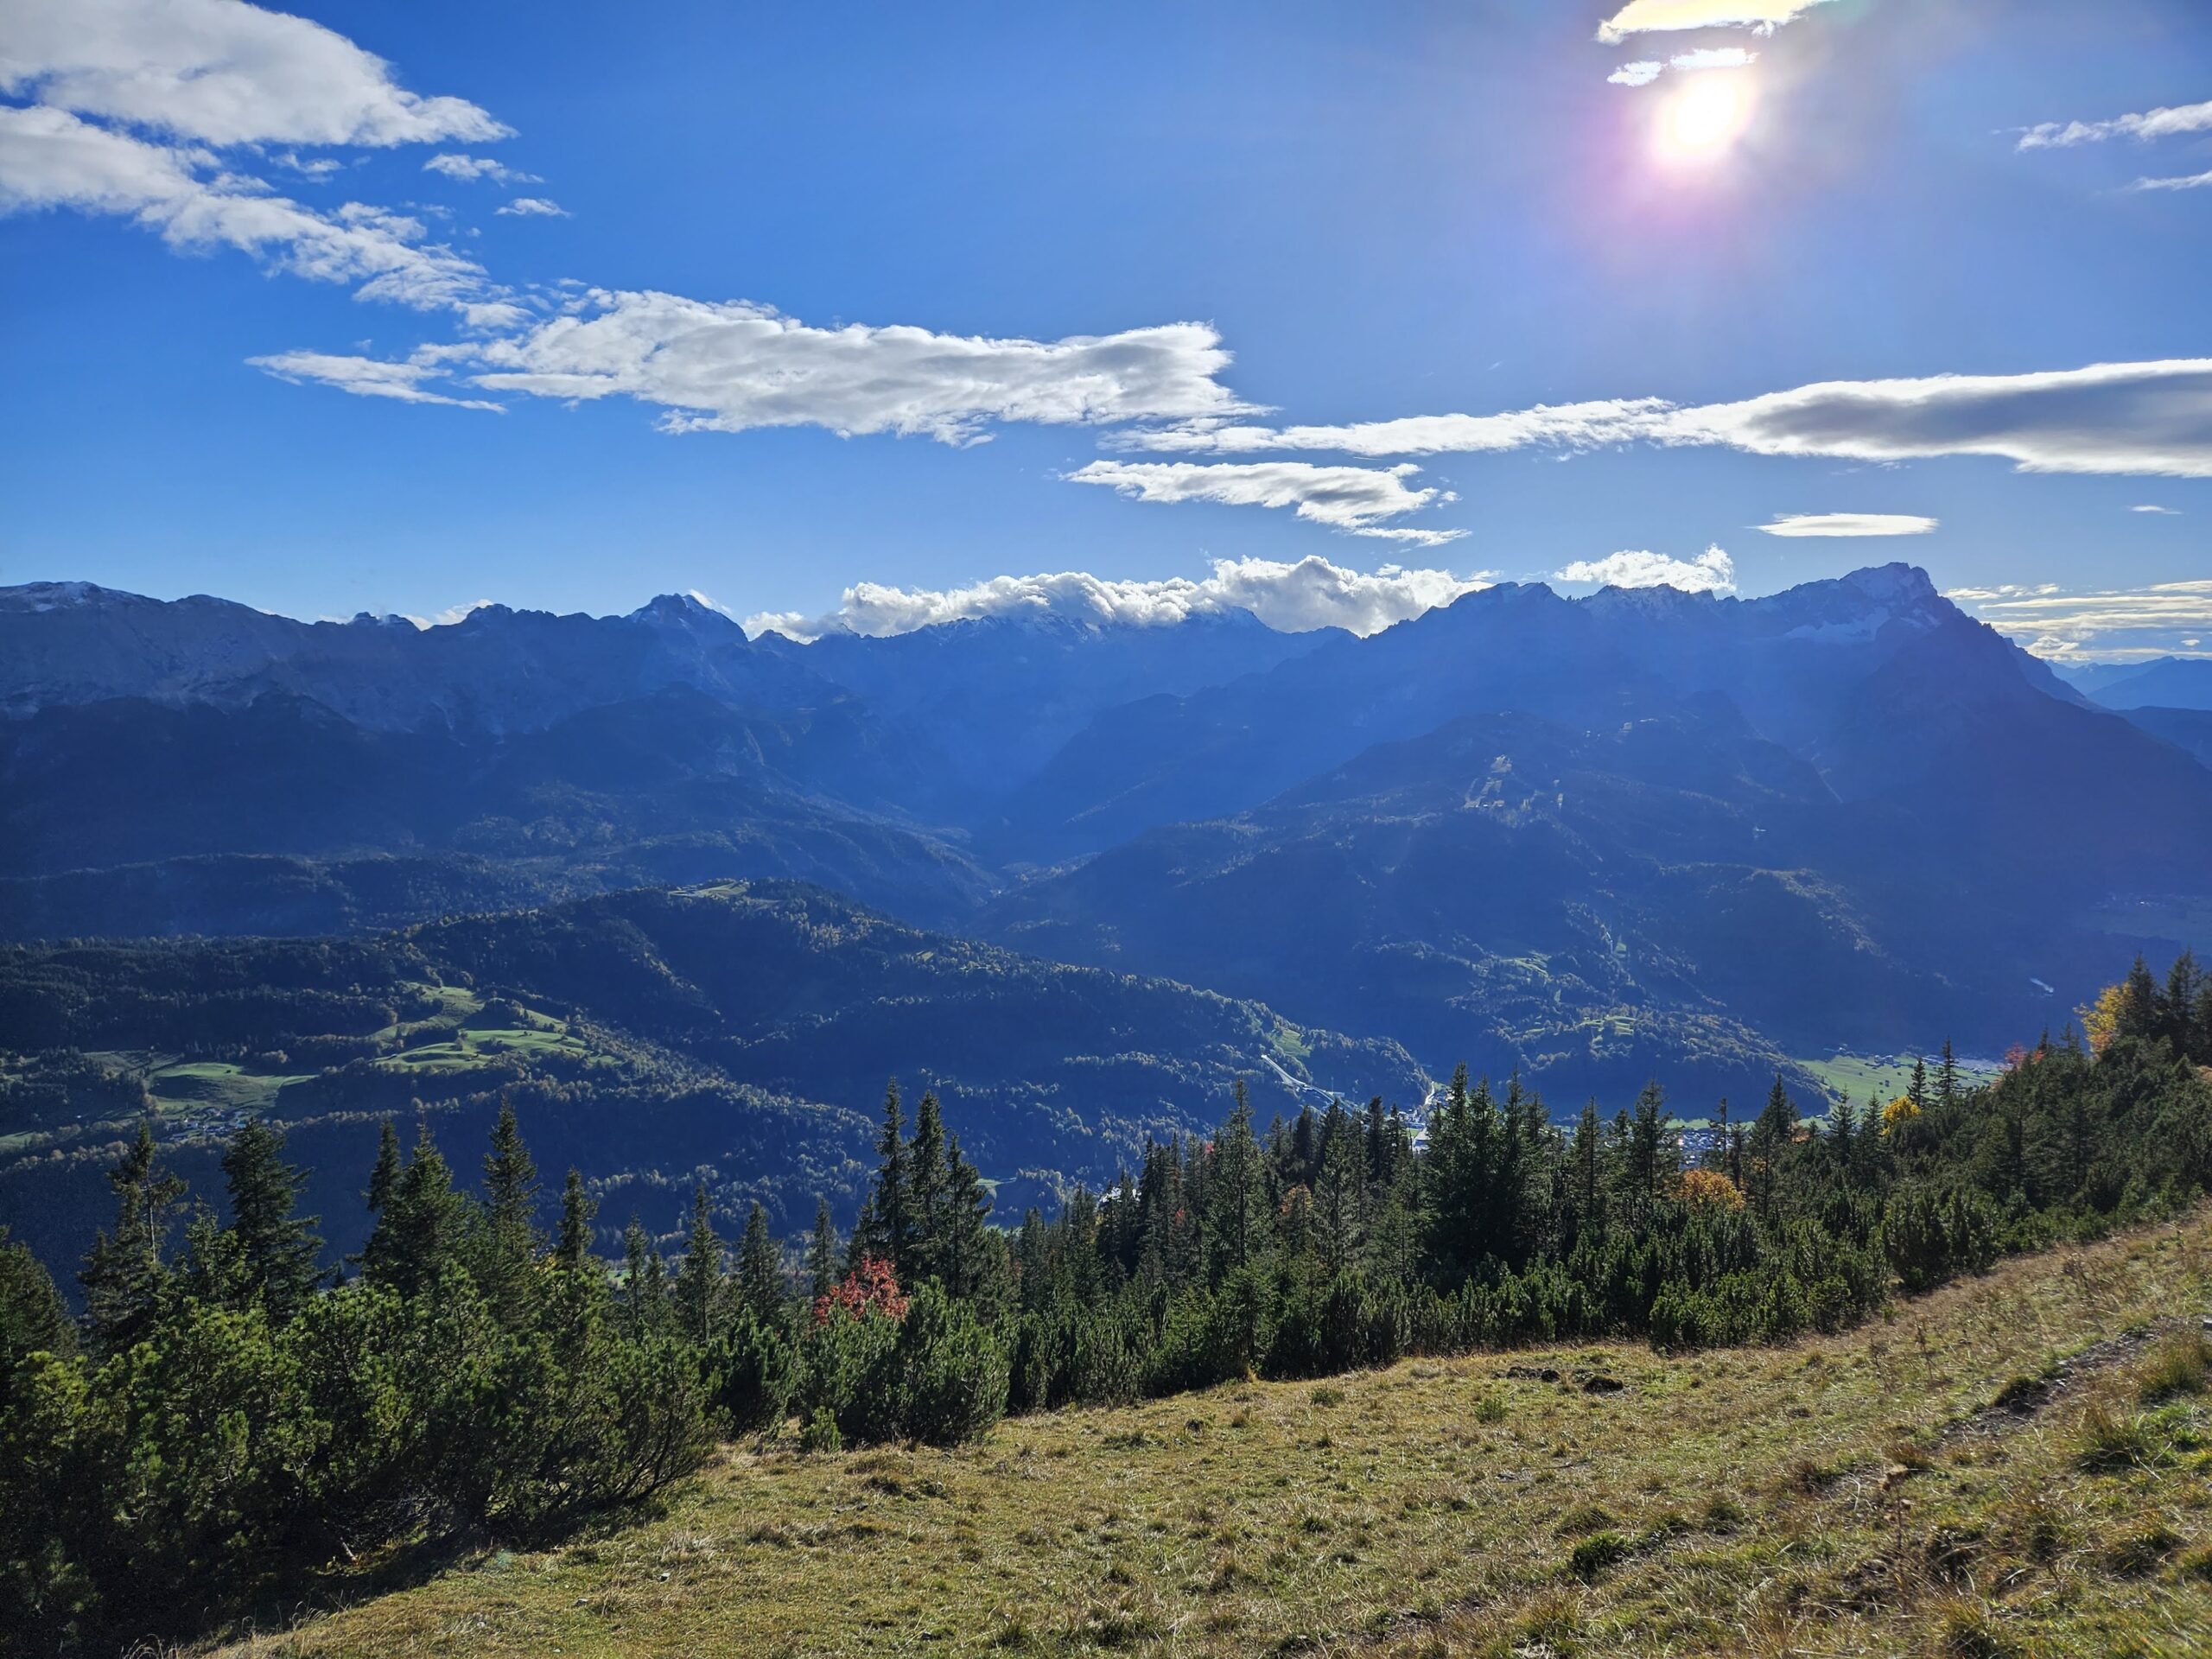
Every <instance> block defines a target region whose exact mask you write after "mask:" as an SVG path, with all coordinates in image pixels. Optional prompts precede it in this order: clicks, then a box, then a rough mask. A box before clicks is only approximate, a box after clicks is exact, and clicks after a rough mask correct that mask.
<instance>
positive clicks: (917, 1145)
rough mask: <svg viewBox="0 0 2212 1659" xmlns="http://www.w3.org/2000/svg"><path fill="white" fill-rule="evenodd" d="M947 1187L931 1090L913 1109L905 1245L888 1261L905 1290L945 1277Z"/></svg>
mask: <svg viewBox="0 0 2212 1659" xmlns="http://www.w3.org/2000/svg"><path fill="white" fill-rule="evenodd" d="M946 1185H947V1170H946V1167H945V1157H944V1117H943V1116H942V1115H941V1114H940V1113H939V1111H938V1103H937V1094H936V1091H935V1090H930V1091H927V1092H925V1094H924V1095H923V1096H922V1103H921V1104H920V1105H919V1106H918V1107H916V1108H915V1109H914V1136H913V1139H912V1140H911V1141H908V1142H907V1143H906V1221H907V1233H906V1244H905V1247H904V1249H903V1250H902V1251H895V1252H894V1254H893V1256H892V1263H893V1266H894V1267H895V1268H897V1269H898V1271H899V1281H900V1282H901V1283H903V1284H914V1285H918V1284H919V1283H921V1282H922V1281H924V1280H925V1279H935V1278H938V1277H941V1276H942V1275H943V1274H944V1244H945V1240H944V1223H945V1216H944V1205H945V1192H946Z"/></svg>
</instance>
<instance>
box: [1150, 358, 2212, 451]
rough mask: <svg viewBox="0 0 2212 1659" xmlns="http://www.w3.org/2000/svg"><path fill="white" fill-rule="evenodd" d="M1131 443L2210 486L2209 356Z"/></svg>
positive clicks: (1220, 427)
mask: <svg viewBox="0 0 2212 1659" xmlns="http://www.w3.org/2000/svg"><path fill="white" fill-rule="evenodd" d="M1128 442H1132V443H1134V444H1136V445H1138V446H1139V447H1141V448H1147V449H1155V450H1179V451H1184V452H1192V451H1198V452H1205V453H1211V454H1249V453H1252V452H1255V451H1274V450H1286V449H1335V450H1342V451H1344V452H1346V453H1348V454H1357V455H1364V456H1381V455H1393V454H1412V455H1423V454H1443V453H1482V452H1491V451H1500V450H1512V449H1520V448H1529V447H1532V446H1537V445H1547V446H1552V447H1556V448H1567V449H1580V448H1589V447H1591V446H1592V445H1597V444H1609V443H1627V442H1652V443H1659V444H1666V445H1674V446H1685V445H1708V444H1709V445H1717V446H1722V447H1726V448H1735V449H1742V450H1745V451H1748V452H1750V453H1751V454H1765V455H1814V456H1826V457H1830V458H1836V459H1843V460H1851V461H1914V460H1925V459H1932V458H1935V457H1938V456H1945V455H1988V456H1993V457H1996V458H1998V459H1999V460H2005V461H2012V463H2013V464H2014V465H2015V466H2016V467H2018V468H2019V469H2020V470H2021V471H2023V472H2034V473H2101V474H2145V475H2159V476H2167V477H2176V478H2203V477H2212V358H2179V359H2167V360H2164V361H2158V362H2150V363H2100V364H2094V365H2091V366H2089V367H2088V368H2082V369H2064V370H2054V371H2050V372H2039V373H2031V374H2010V375H2003V374H1992V375H1963V374H1941V375H1931V376H1928V377H1926V378H1920V379H1909V380H1905V379H1900V380H1832V381H1824V382H1821V383H1820V384H1817V385H1808V386H1799V387H1796V388H1795V389H1793V390H1790V391H1777V392H1770V393H1768V394H1766V395H1765V396H1764V397H1751V398H1747V399H1745V400H1744V401H1743V402H1740V403H1733V404H1706V405H1702V406H1692V407H1682V406H1680V405H1677V404H1670V403H1669V402H1667V401H1666V400H1665V399H1663V398H1657V397H1628V398H1616V399H1611V400H1607V401H1603V402H1597V403H1582V404H1560V405H1556V406H1553V405H1538V406H1537V407H1535V408H1534V409H1528V410H1518V411H1514V412H1509V413H1506V414H1500V415H1435V416H1409V417H1405V418H1401V419H1397V420H1386V421H1370V422H1364V423H1355V424H1351V425H1346V426H1291V427H1281V428H1276V427H1264V426H1249V425H1231V424H1228V423H1208V422H1198V423H1188V424H1185V425H1182V426H1177V427H1171V428H1166V429H1160V430H1157V431H1153V432H1147V433H1141V434H1137V435H1134V436H1133V437H1131V438H1130V439H1129V440H1128Z"/></svg>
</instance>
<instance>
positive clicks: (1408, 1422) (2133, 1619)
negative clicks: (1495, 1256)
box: [224, 1216, 2212, 1659]
mask: <svg viewBox="0 0 2212 1659" xmlns="http://www.w3.org/2000/svg"><path fill="white" fill-rule="evenodd" d="M2208 1243H2212V1224H2208V1221H2207V1218H2206V1217H2203V1216H2199V1217H2196V1218H2194V1219H2192V1220H2191V1221H2190V1223H2189V1224H2186V1225H2185V1226H2183V1227H2178V1228H2176V1227H2165V1228H2160V1229H2157V1230H2149V1231H2145V1232H2143V1233H2139V1234H2136V1235H2133V1236H2129V1237H2126V1238H2123V1239H2118V1240H2114V1241H2112V1242H2110V1243H2106V1244H2102V1245H2098V1246H2095V1247H2092V1248H2088V1249H2069V1250H2067V1251H2064V1252H2062V1253H2058V1254H2055V1255H2050V1256H2045V1257H2041V1258H2037V1259H2032V1260H2024V1261H2019V1262H2009V1263H2006V1264H2004V1265H2003V1266H2001V1267H2000V1268H1999V1269H1998V1270H1997V1271H1996V1272H1995V1273H1993V1274H1991V1275H1989V1276H1988V1277H1987V1278H1985V1279H1981V1280H1978V1281H1972V1282H1969V1283H1967V1284H1962V1285H1959V1286H1955V1287H1951V1288H1949V1289H1947V1290H1944V1291H1942V1292H1939V1293H1937V1294H1936V1295H1934V1296H1931V1297H1929V1298H1927V1299H1925V1300H1922V1301H1919V1302H1916V1303H1914V1304H1912V1305H1910V1306H1907V1307H1904V1308H1903V1309H1902V1310H1900V1312H1899V1313H1898V1315H1897V1318H1896V1319H1894V1320H1893V1321H1891V1322H1890V1323H1888V1324H1886V1325H1882V1324H1877V1325H1872V1326H1870V1327H1868V1328H1867V1329H1866V1330H1864V1331H1861V1332H1856V1333H1853V1334H1852V1335H1849V1336H1846V1337H1840V1338H1827V1339H1821V1340H1815V1341H1811V1342H1807V1343H1803V1344H1798V1345H1796V1346H1793V1347H1790V1348H1786V1349H1775V1350H1760V1351H1746V1352H1739V1353H1727V1354H1703V1355H1694V1356H1688V1357H1674V1358H1662V1357H1658V1356H1656V1355H1654V1354H1652V1353H1650V1352H1649V1351H1645V1350H1643V1349H1639V1348H1635V1347H1630V1346H1606V1347H1603V1348H1601V1349H1592V1348H1589V1347H1579V1348H1576V1349H1573V1350H1571V1351H1567V1350H1562V1351H1557V1352H1554V1353H1552V1354H1548V1355H1545V1356H1541V1357H1536V1358H1535V1361H1534V1363H1536V1364H1544V1363H1549V1364H1553V1365H1555V1366H1557V1367H1559V1368H1560V1370H1573V1369H1575V1368H1577V1367H1583V1368H1588V1367H1589V1366H1591V1365H1592V1364H1597V1363H1602V1365H1603V1367H1604V1369H1605V1370H1606V1371H1607V1372H1608V1373H1609V1374H1611V1375H1612V1376H1618V1377H1619V1378H1620V1379H1621V1380H1622V1381H1623V1382H1624V1383H1625V1384H1626V1385H1627V1386H1626V1388H1625V1389H1624V1391H1623V1392H1621V1393H1619V1394H1618V1395H1584V1394H1581V1393H1580V1392H1579V1391H1574V1390H1571V1389H1566V1388H1562V1387H1559V1386H1554V1385H1549V1384H1546V1383H1542V1382H1541V1381H1539V1380H1535V1379H1530V1378H1526V1377H1510V1376H1506V1375H1505V1372H1506V1370H1507V1369H1508V1367H1509V1365H1510V1364H1515V1363H1519V1364H1522V1365H1524V1366H1526V1365H1529V1363H1531V1357H1530V1356H1527V1355H1516V1356H1510V1357H1478V1358H1472V1359H1463V1360H1421V1361H1415V1362H1411V1363H1407V1364H1403V1365H1400V1366H1398V1367H1395V1368H1394V1369H1393V1370H1388V1371H1383V1372H1376V1373H1372V1374H1366V1375H1360V1376H1351V1377H1345V1378H1340V1379H1336V1380H1334V1381H1332V1382H1331V1383H1328V1384H1325V1385H1323V1386H1322V1387H1319V1388H1317V1387H1316V1386H1314V1385H1313V1384H1294V1383H1284V1384H1267V1383H1243V1384H1236V1385H1232V1386H1230V1387H1228V1388H1224V1389H1218V1390H1216V1391H1214V1392H1213V1393H1211V1394H1209V1395H1197V1396H1185V1397H1183V1398H1180V1399H1173V1400H1165V1401H1159V1402H1150V1403H1147V1404H1144V1405H1140V1406H1135V1407H1130V1408H1123V1409H1116V1410H1110V1411H1075V1412H1066V1413H1062V1414H1056V1415H1051V1416H1043V1417H1033V1418H1027V1419H1020V1420H1016V1421H1011V1422H1008V1423H1006V1424H1004V1425H1002V1426H1001V1427H1000V1428H999V1429H998V1430H997V1431H996V1432H995V1433H993V1434H992V1435H991V1436H990V1438H989V1439H988V1440H986V1441H984V1442H983V1443H982V1444H981V1445H979V1446H973V1447H969V1448H966V1449H964V1450H962V1451H959V1452H951V1453H945V1452H931V1451H921V1450H908V1449H903V1448H894V1449H877V1450H874V1451H869V1452H857V1453H846V1454H835V1455H826V1456H812V1457H806V1456H801V1455H799V1454H798V1452H795V1451H787V1450H775V1449H772V1450H766V1451H760V1450H753V1449H731V1450H728V1451H727V1452H725V1453H724V1455H723V1456H722V1457H721V1459H720V1460H719V1461H718V1462H717V1464H716V1465H715V1467H714V1468H712V1469H711V1470H710V1471H709V1472H708V1473H707V1474H705V1475H704V1476H703V1477H702V1478H701V1479H699V1480H698V1481H697V1482H696V1484H695V1485H694V1486H693V1487H692V1488H691V1489H690V1490H688V1491H685V1492H683V1493H681V1494H679V1495H678V1496H677V1497H676V1499H675V1500H674V1501H673V1502H672V1503H670V1504H669V1506H668V1507H667V1510H666V1512H665V1513H664V1514H663V1515H661V1516H658V1517H654V1518H648V1519H645V1520H641V1521H638V1522H634V1523H632V1524H628V1525H626V1526H622V1527H617V1528H612V1529H609V1530H608V1531H607V1533H606V1534H605V1535H601V1536H597V1537H593V1538H588V1539H583V1540H579V1541H575V1542H573V1543H571V1544H569V1545H568V1546H566V1547H563V1548H556V1549H551V1550H548V1551H544V1552H543V1553H537V1554H512V1555H508V1554H487V1555H486V1556H484V1557H482V1558H480V1559H479V1560H475V1561H474V1562H472V1563H470V1564H468V1565H467V1566H465V1567H461V1568H460V1569H458V1570H455V1571H453V1572H449V1573H445V1574H444V1575H442V1576H441V1577H439V1578H437V1579H435V1580H432V1581H430V1582H429V1583H425V1584H422V1585H419V1586H415V1587H413V1588H410V1589H406V1590H403V1591H400V1592H396V1593H393V1594H390V1595H386V1596H383V1597H380V1598H378V1599H374V1600H370V1601H365V1602H363V1603H361V1604H359V1605H355V1606H353V1607H351V1608H349V1609H346V1610H344V1611H339V1612H336V1613H334V1614H331V1615H328V1616H327V1617H323V1618H318V1619H315V1620H313V1621H311V1622H308V1623H306V1624H302V1625H301V1626H300V1627H299V1628H297V1629H296V1630H292V1631H290V1632H289V1633H284V1634H277V1635H269V1636H263V1637H258V1638H255V1639H250V1640H246V1641H244V1642H241V1643H238V1644H237V1645H235V1646H233V1647H231V1648H229V1649H225V1650H224V1651H225V1652H226V1654H227V1655H232V1656H245V1655H249V1654H251V1655H256V1656H271V1659H273V1656H279V1655H282V1656H288V1659H295V1656H296V1659H308V1656H318V1659H320V1656H330V1659H338V1656H371V1655H373V1656H378V1659H383V1656H395V1655H432V1654H453V1655H463V1654H466V1655H472V1656H474V1655H484V1656H503V1655H512V1656H523V1655H527V1656H531V1659H542V1656H546V1655H553V1654H559V1655H563V1656H578V1655H589V1656H617V1655H620V1656H648V1655H656V1656H658V1655H664V1656H678V1655H682V1656H693V1655H703V1654H745V1655H769V1656H772V1655H782V1654H790V1655H799V1654H805V1655H816V1654H868V1655H877V1654H881V1655H889V1654H914V1653H931V1654H938V1653H943V1654H986V1653H997V1654H1034V1655H1045V1654H1073V1653H1077V1652H1083V1653H1090V1652H1100V1653H1131V1654H1145V1655H1168V1654H1174V1655H1211V1654H1232V1653H1293V1652H1300V1651H1310V1652H1315V1653H1332V1654H1344V1653H1374V1654H1376V1655H1408V1656H1410V1655H1418V1654H1431V1653H1434V1654H1443V1653H1452V1654H1463V1653H1472V1654H1495V1655H1499V1656H1507V1655H1513V1656H1520V1659H1540V1656H1554V1659H1567V1656H1573V1655H1588V1656H1599V1655H1604V1656H1638V1655H1652V1656H1657V1655H1688V1654H1752V1655H1773V1656H1777V1659H1778V1656H1783V1655H1801V1656H1810V1655H1822V1656H1827V1655H1870V1656H1871V1655H1882V1656H1889V1655H1899V1654H1910V1655H1921V1654H1927V1655H1945V1656H1950V1655H1955V1656H1961V1659H1980V1656H1997V1655H2013V1654H2018V1655H2021V1656H2057V1655H2076V1654H2078V1655H2084V1656H2087V1655H2098V1656H2102V1655H2106V1654H2113V1653H2131V1654H2141V1655H2146V1656H2160V1659H2164V1656H2173V1659H2180V1656H2184V1655H2189V1656H2195V1655H2202V1654H2208V1653H2212V1484H2208V1474H2212V1455H2208V1453H2207V1452H2205V1451H2203V1450H2202V1449H2200V1439H2201V1437H2212V1413H2209V1412H2208V1408H2207V1401H2206V1399H2205V1397H2204V1396H2202V1395H2198V1394H2196V1393H2193V1392H2190V1391H2189V1390H2187V1389H2183V1390H2181V1391H2179V1392H2172V1391H2169V1390H2166V1389H2164V1388H2163V1385H2162V1383H2160V1381H2159V1376H2160V1375H2161V1372H2160V1368H2161V1367H2166V1368H2168V1369H2169V1370H2171V1357H2172V1355H2173V1354H2174V1353H2176V1352H2178V1351H2179V1350H2178V1348H2177V1347H2173V1346H2169V1347H2167V1348H2165V1349H2163V1350H2161V1349H2158V1348H2156V1347H2155V1346H2154V1345H2153V1344H2155V1343H2156V1342H2157V1341H2158V1340H2159V1339H2160V1338H2162V1337H2163V1336H2164V1335H2167V1334H2170V1333H2172V1332H2185V1331H2186V1330H2187V1329H2188V1328H2189V1327H2191V1326H2193V1325H2195V1323H2196V1319H2198V1317H2199V1316H2200V1315H2201V1314H2202V1313H2205V1312H2206V1311H2207V1310H2208V1309H2212V1302H2208V1300H2207V1295H2208V1285H2207V1278H2206V1266H2207V1262H2208V1259H2212V1258H2208V1257H2207V1255H2206V1254H2205V1250H2206V1246H2207V1245H2208ZM2075 1355H2083V1356H2085V1357H2083V1358H2082V1359H2081V1360H2080V1361H2079V1362H2077V1363H2073V1364H2070V1365H2069V1364H2065V1363H2063V1362H2064V1361H2066V1360H2067V1359H2068V1357H2069V1356H2075ZM2154 1356H2155V1357H2154ZM2186 1369H2187V1368H2186V1366H2185V1365H2184V1366H2183V1370H2186ZM2023 1376H2034V1377H2044V1376H2048V1378H2049V1381H2048V1383H2039V1384H2038V1398H2037V1402H2036V1403H2035V1404H2034V1405H2033V1406H2032V1407H2031V1408H2025V1409H2005V1408H1993V1402H1994V1401H1995V1400H1996V1399H1997V1398H1998V1396H1999V1394H2000V1393H2001V1392H2003V1391H2004V1390H2005V1387H2006V1384H2007V1383H2008V1381H2010V1380H2011V1379H2013V1378H2017V1377H2023ZM2146 1393H2147V1394H2148V1395H2153V1396H2156V1397H2157V1399H2158V1403H2156V1404H2152V1403H2149V1402H2146V1399H2145V1395H2146ZM2101 1421H2109V1422H2114V1423H2120V1424H2123V1425H2125V1426H2126V1436H2125V1438H2126V1440H2127V1442H2128V1444H2129V1446H2131V1447H2133V1448H2134V1450H2133V1451H2131V1453H2130V1455H2129V1456H2128V1457H2126V1458H2125V1459H2117V1460H2104V1459H2098V1458H2095V1457H2088V1458H2085V1456H2084V1446H2085V1436H2087V1437H2090V1438H2092V1439H2094V1436H2095V1435H2096V1434H2097V1433H2099V1432H2100V1430H2099V1424H2100V1422H2101ZM2207 1443H2212V1440H2208V1441H2207ZM2137 1453H2140V1455H2137ZM1599 1540H1602V1541H1603V1542H1596V1541H1599ZM1578 1549H1580V1550H1581V1551H1583V1557H1582V1560H1580V1563H1579V1564H1578V1562H1577V1560H1576V1559H1575V1552H1576V1551H1577V1550H1578ZM1578 1565H1579V1567H1580V1570H1579V1571H1578Z"/></svg>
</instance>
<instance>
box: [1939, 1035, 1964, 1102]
mask: <svg viewBox="0 0 2212 1659" xmlns="http://www.w3.org/2000/svg"><path fill="white" fill-rule="evenodd" d="M1958 1103H1959V1057H1958V1056H1957V1055H1956V1054H1955V1053H1953V1052H1951V1039H1949V1038H1948V1037H1946V1038H1945V1039H1943V1054H1942V1058H1941V1059H1940V1060H1938V1061H1937V1062H1936V1104H1937V1105H1938V1106H1941V1107H1942V1109H1944V1110H1945V1111H1946V1112H1948V1111H1949V1110H1950V1109H1951V1108H1952V1107H1954V1106H1955V1105H1957V1104H1958Z"/></svg>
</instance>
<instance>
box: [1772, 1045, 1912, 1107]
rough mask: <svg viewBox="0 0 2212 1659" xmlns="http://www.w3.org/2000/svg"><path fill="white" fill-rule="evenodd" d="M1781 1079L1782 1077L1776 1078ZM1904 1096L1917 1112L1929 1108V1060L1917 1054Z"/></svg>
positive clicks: (1778, 1080) (1777, 1080)
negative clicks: (1910, 1079)
mask: <svg viewBox="0 0 2212 1659" xmlns="http://www.w3.org/2000/svg"><path fill="white" fill-rule="evenodd" d="M1775 1081H1776V1082H1777V1083H1779V1082H1780V1081H1781V1078H1780V1077H1777V1078H1776V1079H1775ZM1904 1097H1905V1098H1906V1099H1907V1100H1909V1101H1910V1102H1911V1103H1912V1109H1913V1110H1914V1112H1916V1113H1920V1112H1925V1111H1926V1110H1927V1109H1928V1062H1927V1061H1926V1060H1924V1059H1923V1058H1920V1057H1919V1056H1918V1055H1915V1056H1914V1057H1913V1060H1912V1081H1911V1082H1910V1084H1907V1085H1906V1087H1905V1091H1904Z"/></svg>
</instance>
